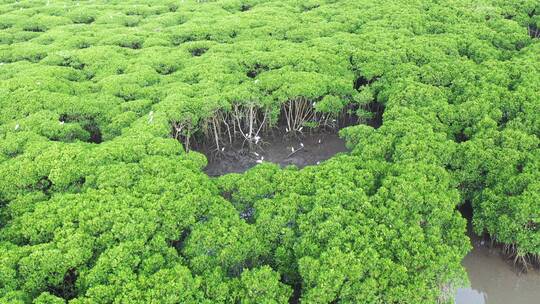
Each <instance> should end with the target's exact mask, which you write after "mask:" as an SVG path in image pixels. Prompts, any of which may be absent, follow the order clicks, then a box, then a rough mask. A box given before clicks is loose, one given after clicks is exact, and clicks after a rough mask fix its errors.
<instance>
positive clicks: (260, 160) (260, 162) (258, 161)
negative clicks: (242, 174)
mask: <svg viewBox="0 0 540 304" xmlns="http://www.w3.org/2000/svg"><path fill="white" fill-rule="evenodd" d="M263 160H264V156H261V159H257V164H262V162H263Z"/></svg>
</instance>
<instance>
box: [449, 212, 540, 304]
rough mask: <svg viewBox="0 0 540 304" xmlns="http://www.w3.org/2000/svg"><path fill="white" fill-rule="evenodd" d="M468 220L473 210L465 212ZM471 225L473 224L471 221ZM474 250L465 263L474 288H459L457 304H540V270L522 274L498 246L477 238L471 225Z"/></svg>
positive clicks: (470, 234)
mask: <svg viewBox="0 0 540 304" xmlns="http://www.w3.org/2000/svg"><path fill="white" fill-rule="evenodd" d="M464 215H465V216H466V217H469V216H470V210H468V211H465V213H464ZM469 223H470V221H469ZM469 236H470V238H471V243H472V246H473V250H472V251H471V252H470V253H469V254H468V255H467V256H466V257H465V259H464V260H463V262H462V264H463V266H464V267H465V269H466V270H467V273H468V275H469V280H470V282H471V288H462V289H459V290H458V292H457V295H456V301H455V303H456V304H537V303H540V271H538V270H534V269H532V270H529V271H528V272H527V273H523V272H521V271H520V269H519V268H517V267H515V266H514V265H513V262H512V261H509V260H508V259H506V258H505V257H504V256H503V255H502V253H501V250H500V248H499V247H493V248H490V246H489V245H490V244H489V242H488V241H487V240H484V239H483V238H481V237H478V236H476V235H474V233H473V232H472V229H471V227H470V224H469Z"/></svg>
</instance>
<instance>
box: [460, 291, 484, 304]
mask: <svg viewBox="0 0 540 304" xmlns="http://www.w3.org/2000/svg"><path fill="white" fill-rule="evenodd" d="M486 298H487V296H486V294H485V293H483V292H481V291H478V290H475V289H472V288H459V289H458V290H457V295H456V304H470V303H478V304H485V303H486V300H487V299H486Z"/></svg>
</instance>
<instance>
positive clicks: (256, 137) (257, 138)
mask: <svg viewBox="0 0 540 304" xmlns="http://www.w3.org/2000/svg"><path fill="white" fill-rule="evenodd" d="M254 138H255V144H258V143H259V139H261V138H260V137H259V136H255V137H254Z"/></svg>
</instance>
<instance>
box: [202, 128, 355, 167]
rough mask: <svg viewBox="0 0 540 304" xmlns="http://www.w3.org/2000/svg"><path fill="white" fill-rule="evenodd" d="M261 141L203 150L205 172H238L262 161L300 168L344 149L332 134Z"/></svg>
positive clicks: (276, 135) (239, 142)
mask: <svg viewBox="0 0 540 304" xmlns="http://www.w3.org/2000/svg"><path fill="white" fill-rule="evenodd" d="M261 142H262V143H260V144H259V145H257V146H256V147H252V148H251V149H249V147H248V144H247V143H245V142H242V141H238V142H236V143H234V144H233V145H232V146H227V147H225V149H224V151H223V152H219V153H216V152H215V151H214V152H213V153H210V152H205V153H204V154H206V155H207V157H208V166H207V167H206V168H205V172H206V173H207V174H208V175H210V176H219V175H223V174H226V173H233V172H235V173H241V172H244V171H246V170H247V169H249V168H251V167H253V166H255V165H257V163H258V162H261V161H264V162H272V163H275V164H279V165H281V166H287V165H295V166H297V167H299V168H303V167H305V166H309V165H316V164H317V163H319V162H322V161H325V160H327V159H329V158H331V157H332V156H334V155H335V154H337V153H339V152H345V151H347V148H346V147H345V141H344V140H342V139H341V138H339V137H338V135H337V134H335V133H312V134H304V135H303V136H299V137H289V136H286V135H285V134H283V133H279V134H275V135H274V136H272V137H268V138H264V137H263V138H261Z"/></svg>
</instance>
